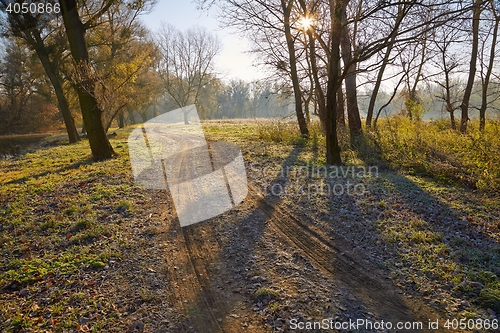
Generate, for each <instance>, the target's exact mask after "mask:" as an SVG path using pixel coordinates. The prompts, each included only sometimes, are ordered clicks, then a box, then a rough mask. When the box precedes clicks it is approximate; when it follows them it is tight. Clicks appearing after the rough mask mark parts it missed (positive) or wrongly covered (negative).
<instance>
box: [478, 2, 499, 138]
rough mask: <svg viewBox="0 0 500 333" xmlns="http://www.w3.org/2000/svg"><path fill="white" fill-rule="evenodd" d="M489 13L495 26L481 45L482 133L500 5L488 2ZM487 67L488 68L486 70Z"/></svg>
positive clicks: (491, 27) (480, 118) (494, 52)
mask: <svg viewBox="0 0 500 333" xmlns="http://www.w3.org/2000/svg"><path fill="white" fill-rule="evenodd" d="M488 4H489V8H488V9H489V13H490V14H491V16H492V21H493V26H489V29H488V31H487V33H486V36H485V38H484V40H483V41H482V43H481V52H480V60H481V62H480V66H481V71H480V73H481V106H480V108H479V128H480V130H481V131H483V130H484V126H485V125H486V109H487V107H488V104H489V103H488V94H489V91H488V88H489V86H490V80H491V75H492V73H493V67H494V64H495V54H496V46H497V40H498V25H499V23H500V8H497V7H500V4H498V2H497V3H495V1H493V0H489V1H488ZM488 41H489V42H490V45H489V51H490V52H489V59H488V63H487V64H485V62H486V61H485V58H486V57H485V53H486V52H487V46H486V44H487V43H488ZM485 67H486V68H485Z"/></svg>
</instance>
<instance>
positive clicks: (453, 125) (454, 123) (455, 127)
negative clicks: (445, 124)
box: [450, 110, 457, 130]
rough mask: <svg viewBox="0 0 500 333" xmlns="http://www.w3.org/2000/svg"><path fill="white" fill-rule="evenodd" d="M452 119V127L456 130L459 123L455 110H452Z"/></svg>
mask: <svg viewBox="0 0 500 333" xmlns="http://www.w3.org/2000/svg"><path fill="white" fill-rule="evenodd" d="M450 121H451V129H452V130H456V129H457V123H456V122H455V111H454V110H451V111H450Z"/></svg>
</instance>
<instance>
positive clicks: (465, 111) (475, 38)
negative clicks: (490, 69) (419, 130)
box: [460, 0, 482, 133]
mask: <svg viewBox="0 0 500 333" xmlns="http://www.w3.org/2000/svg"><path fill="white" fill-rule="evenodd" d="M481 3H482V0H475V3H474V5H473V6H472V50H471V58H470V67H469V78H468V80H467V86H466V87H465V92H464V97H463V100H462V104H461V105H460V108H461V109H462V119H460V132H462V133H465V132H466V131H467V123H468V121H469V101H470V96H471V94H472V87H473V86H474V78H475V75H476V63H477V55H478V48H479V18H480V16H481Z"/></svg>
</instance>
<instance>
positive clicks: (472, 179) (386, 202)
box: [0, 118, 500, 332]
mask: <svg viewBox="0 0 500 333" xmlns="http://www.w3.org/2000/svg"><path fill="white" fill-rule="evenodd" d="M472 127H475V124H473V126H472ZM204 129H205V132H206V135H207V137H208V138H209V139H211V140H225V141H231V142H234V143H237V144H239V145H240V146H241V147H242V150H243V152H244V156H245V160H246V162H259V163H277V164H280V163H282V161H283V155H282V154H281V153H280V152H281V151H283V150H291V149H292V148H293V147H300V148H301V152H300V156H299V157H298V159H297V160H296V162H295V163H297V164H305V163H309V164H310V165H323V164H324V162H325V160H324V137H323V135H322V134H321V130H320V128H319V125H318V124H313V125H312V129H311V137H310V139H309V140H304V139H302V138H301V137H300V135H299V133H298V130H297V128H296V126H295V124H294V123H283V122H266V123H249V124H241V123H238V124H236V123H231V122H224V123H207V124H205V125H204ZM130 131H131V129H125V130H119V131H117V133H118V136H116V137H114V138H113V139H111V143H112V145H113V147H114V148H115V151H116V152H117V153H118V154H117V156H116V157H115V158H113V159H110V160H107V161H103V162H92V160H91V157H90V150H89V148H88V143H87V142H85V141H82V142H80V143H77V144H73V145H68V144H65V143H61V144H58V145H56V146H52V147H46V148H40V149H38V150H36V151H34V152H31V153H28V154H26V155H23V156H19V157H16V158H10V159H4V160H0V171H1V172H0V247H1V256H0V290H1V291H0V330H1V331H6V332H21V331H23V329H24V330H32V331H37V332H38V331H39V332H43V331H45V330H50V329H53V330H56V331H71V330H75V329H80V330H84V329H89V330H91V331H94V332H101V331H112V328H113V329H114V330H115V331H120V330H121V329H123V327H124V326H123V325H124V320H125V319H124V318H125V317H124V315H123V314H122V313H121V312H122V310H120V309H121V305H120V295H119V294H116V293H117V291H116V290H115V291H113V292H112V293H110V292H109V291H106V290H103V289H101V286H102V281H103V280H104V279H105V278H104V276H105V274H106V272H107V271H108V270H109V269H110V268H112V267H113V265H115V264H116V263H118V262H126V261H127V258H132V257H134V255H136V253H137V251H140V249H141V248H148V247H151V246H154V245H152V244H150V243H148V242H147V237H146V238H144V237H145V236H144V235H146V236H147V235H154V233H155V229H154V228H152V227H148V226H147V225H144V221H147V220H148V218H150V217H151V214H152V213H151V212H154V204H153V203H151V202H150V194H149V193H148V192H147V191H146V190H144V189H141V188H139V187H137V186H136V185H134V182H133V176H132V173H131V168H130V162H129V159H128V151H127V136H128V134H129V133H130ZM499 131H500V125H499V124H490V125H489V126H488V127H487V129H486V132H485V133H479V132H478V131H477V130H474V129H473V130H471V132H470V133H468V134H466V135H460V134H458V133H456V132H453V131H451V130H449V129H448V128H447V127H446V124H445V123H444V122H435V123H426V124H423V123H422V124H414V123H410V122H408V121H407V120H406V119H402V118H393V119H390V120H387V121H384V122H381V123H380V124H379V128H378V130H377V131H371V132H368V133H367V134H365V136H364V138H363V139H362V140H360V141H359V142H358V143H357V147H358V148H356V149H355V148H353V147H351V146H350V143H349V141H348V139H347V137H346V135H345V134H342V135H341V138H342V147H343V149H344V151H343V154H342V157H343V160H344V161H345V163H346V165H377V166H380V170H381V173H380V175H379V177H377V178H376V179H374V180H373V181H372V182H371V183H370V185H369V186H371V187H370V188H371V192H372V193H373V195H372V196H370V197H365V198H363V199H360V200H361V201H360V202H359V203H358V204H359V207H361V208H360V209H361V212H362V213H361V214H365V215H363V216H361V217H360V219H361V218H363V220H365V219H366V217H370V216H372V215H373V214H374V215H373V216H375V217H373V218H372V220H370V221H373V223H374V226H375V227H376V229H377V230H378V233H379V234H380V239H379V240H378V242H380V244H383V246H382V245H381V246H382V248H383V247H385V249H386V258H385V262H386V263H387V265H388V267H389V269H390V270H391V272H392V276H393V278H394V280H395V281H396V282H395V283H396V284H398V285H401V287H402V288H403V289H405V290H411V292H413V293H415V294H416V295H419V296H420V297H424V299H425V298H426V297H427V298H431V296H432V295H433V292H434V291H433V289H434V290H439V291H440V294H439V297H437V298H436V299H439V300H441V299H443V298H446V297H448V298H449V299H451V300H454V301H453V302H451V301H450V302H449V304H443V303H441V304H440V305H439V306H441V307H442V308H443V309H445V310H446V311H449V312H450V313H454V314H459V315H461V316H470V317H474V316H477V315H478V314H482V313H487V312H485V311H491V312H492V313H500V279H499V276H500V267H499V265H498V263H499V262H500V259H499V258H500V245H499V242H500V216H499V213H500V200H499V198H498V189H500V161H499V160H498V159H499V157H500V135H499ZM255 147H260V148H259V150H258V151H259V153H258V154H257V153H253V151H257V150H256V148H255ZM409 202H411V203H413V205H411V206H408V203H409ZM313 204H314V203H311V205H312V206H311V210H318V211H321V207H323V208H324V207H325V206H328V205H331V202H329V201H326V202H322V203H318V205H319V206H313ZM339 216H340V215H339ZM137 225H141V229H140V230H141V232H140V233H141V235H142V236H144V237H143V238H137V237H138V233H137ZM361 225H362V224H361ZM142 236H141V237H142ZM346 237H348V236H346ZM377 244H379V243H377ZM140 269H144V270H145V269H146V268H145V267H143V268H140ZM115 278H116V277H115ZM107 279H108V280H109V279H111V280H110V281H111V284H112V283H113V281H114V280H112V279H113V277H110V278H107ZM115 283H117V282H116V281H115ZM136 293H137V295H138V296H137V297H139V298H141V299H143V301H145V302H154V301H155V299H156V297H159V296H158V295H156V294H154V293H152V292H151V291H150V290H148V289H147V288H146V289H143V290H142V291H141V290H137V291H136ZM155 295H156V296H155ZM429 302H430V300H429ZM88 318H92V325H91V326H90V328H89V326H88V325H87V322H88Z"/></svg>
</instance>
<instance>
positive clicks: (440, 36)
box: [432, 21, 464, 130]
mask: <svg viewBox="0 0 500 333" xmlns="http://www.w3.org/2000/svg"><path fill="white" fill-rule="evenodd" d="M457 23H459V22H457V21H451V22H450V24H447V25H443V26H442V27H440V28H439V29H437V31H436V33H435V34H434V39H433V44H434V46H435V49H436V57H432V59H433V60H432V63H433V64H434V65H435V66H436V67H437V68H438V69H439V71H440V72H441V73H442V77H441V78H439V79H437V80H434V82H435V83H436V84H437V85H438V86H439V87H440V89H441V92H440V93H439V94H438V95H437V96H436V97H437V98H439V99H440V100H442V101H443V103H444V106H445V109H446V111H447V112H448V114H449V116H450V121H451V128H452V129H454V130H455V129H457V125H456V121H455V111H456V110H458V109H459V108H460V102H461V101H460V99H459V94H458V93H459V90H460V88H461V87H460V80H459V79H458V77H454V74H458V73H460V68H461V66H462V64H463V59H462V57H461V56H460V55H459V54H458V53H457V51H455V50H456V49H457V47H456V46H457V45H459V43H463V39H464V36H463V34H464V32H463V31H462V30H461V29H459V28H458V27H457ZM458 50H460V49H458Z"/></svg>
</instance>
